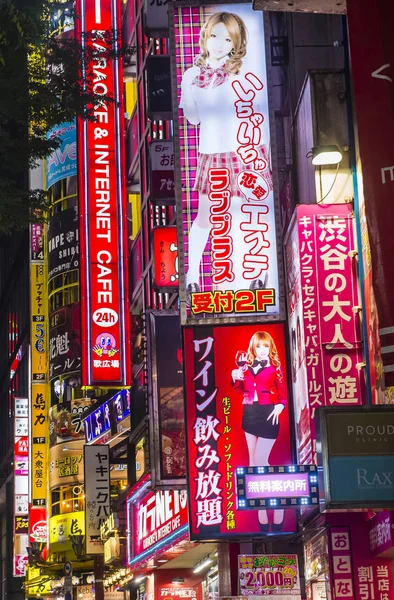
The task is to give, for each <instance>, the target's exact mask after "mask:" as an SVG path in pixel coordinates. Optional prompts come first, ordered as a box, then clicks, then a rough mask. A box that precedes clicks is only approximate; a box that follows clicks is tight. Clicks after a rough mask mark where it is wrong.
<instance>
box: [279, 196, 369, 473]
mask: <svg viewBox="0 0 394 600" xmlns="http://www.w3.org/2000/svg"><path fill="white" fill-rule="evenodd" d="M295 214H296V216H295V220H296V223H295V224H294V227H296V229H297V231H295V230H294V229H291V231H290V234H289V236H288V238H287V240H286V266H287V273H288V278H289V286H288V294H289V326H290V336H291V356H292V379H293V390H294V400H295V402H294V403H295V421H296V435H297V447H298V455H299V457H298V460H299V462H300V463H306V462H316V433H315V412H316V409H317V408H318V407H319V406H335V405H353V406H354V405H357V404H362V402H363V399H364V375H363V372H362V370H360V367H359V365H362V364H363V353H362V342H361V331H360V317H359V306H360V302H359V298H358V287H357V265H356V262H355V260H354V255H355V254H354V253H355V239H354V232H353V228H354V217H353V215H352V207H351V206H350V205H349V204H339V205H333V206H330V205H326V206H321V205H301V206H299V207H297V209H296V213H295ZM311 459H312V460H311Z"/></svg>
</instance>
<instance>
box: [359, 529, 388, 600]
mask: <svg viewBox="0 0 394 600" xmlns="http://www.w3.org/2000/svg"><path fill="white" fill-rule="evenodd" d="M351 537H352V542H351V543H352V554H353V568H354V575H355V594H354V598H355V600H365V599H371V600H372V599H374V600H393V598H394V583H393V564H392V558H391V557H390V556H388V557H387V558H386V557H385V558H383V557H374V556H371V553H370V552H369V543H368V541H369V540H368V538H369V531H368V527H366V523H362V524H361V525H354V526H352V536H351Z"/></svg>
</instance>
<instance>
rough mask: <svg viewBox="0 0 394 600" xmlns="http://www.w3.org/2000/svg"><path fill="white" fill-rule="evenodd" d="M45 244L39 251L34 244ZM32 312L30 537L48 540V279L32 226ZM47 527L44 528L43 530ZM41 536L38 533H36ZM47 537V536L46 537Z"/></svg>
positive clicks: (42, 237) (40, 239)
mask: <svg viewBox="0 0 394 600" xmlns="http://www.w3.org/2000/svg"><path fill="white" fill-rule="evenodd" d="M37 244H38V246H39V247H41V248H42V250H41V252H39V253H37V252H36V249H35V246H36V245H37ZM30 258H31V262H30V314H31V395H30V410H29V417H30V457H29V458H30V461H29V462H30V473H29V478H30V498H29V504H30V506H29V531H28V533H29V539H30V540H34V541H41V542H45V541H46V527H45V528H43V527H41V526H40V527H39V530H37V526H36V525H37V523H40V522H41V525H43V522H44V524H45V526H46V507H47V489H48V467H49V464H48V463H49V461H48V450H49V448H48V444H49V405H50V396H49V386H48V383H47V381H48V354H49V331H48V281H47V268H46V267H47V256H46V253H45V243H44V231H42V235H41V238H38V240H37V235H36V230H35V228H34V226H33V225H32V226H31V255H30ZM44 529H45V530H44ZM37 536H38V537H37ZM44 537H45V539H44Z"/></svg>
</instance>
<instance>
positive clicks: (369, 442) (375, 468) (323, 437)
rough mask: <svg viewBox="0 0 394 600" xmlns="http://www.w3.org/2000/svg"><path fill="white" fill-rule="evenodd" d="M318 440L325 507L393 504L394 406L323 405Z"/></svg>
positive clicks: (393, 505) (369, 506) (392, 505)
mask: <svg viewBox="0 0 394 600" xmlns="http://www.w3.org/2000/svg"><path fill="white" fill-rule="evenodd" d="M319 438H320V440H319V441H320V445H319V446H320V447H321V452H320V454H319V462H320V465H321V466H322V467H323V469H322V471H321V477H322V478H324V498H321V501H322V500H323V503H324V504H325V508H326V509H330V508H345V507H351V508H360V509H363V508H364V509H365V508H375V507H376V508H390V507H394V407H391V406H387V405H385V406H360V407H354V408H338V409H337V408H334V409H332V408H325V409H322V410H320V414H319Z"/></svg>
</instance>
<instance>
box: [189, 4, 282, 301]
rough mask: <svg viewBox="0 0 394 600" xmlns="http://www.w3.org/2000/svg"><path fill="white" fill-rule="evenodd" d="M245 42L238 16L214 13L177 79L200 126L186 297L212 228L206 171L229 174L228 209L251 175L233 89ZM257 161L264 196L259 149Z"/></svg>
mask: <svg viewBox="0 0 394 600" xmlns="http://www.w3.org/2000/svg"><path fill="white" fill-rule="evenodd" d="M247 41H248V33H247V29H246V26H245V23H244V21H243V19H242V18H241V17H240V16H238V15H237V14H234V13H230V12H216V13H213V14H212V15H210V17H209V18H208V20H207V21H206V23H205V24H204V26H203V27H202V28H201V31H200V49H201V52H200V54H199V55H198V56H197V57H196V58H195V60H194V66H193V67H191V68H189V69H187V70H186V71H185V73H184V74H183V78H182V83H181V100H180V108H182V109H183V113H184V116H185V117H186V119H187V120H188V121H189V123H191V124H192V125H198V124H199V125H200V131H199V148H198V149H199V153H198V164H197V172H196V177H195V182H194V188H193V189H194V190H195V191H197V192H198V210H197V215H196V217H195V219H194V221H193V223H192V225H191V228H190V231H189V237H188V243H189V251H188V271H187V273H186V287H187V293H188V296H189V297H190V294H191V293H195V292H199V291H200V264H201V260H202V256H203V252H204V249H205V246H206V244H207V241H208V237H209V234H210V231H211V228H212V224H211V222H210V204H211V203H210V200H209V191H210V182H209V172H210V170H211V169H218V168H220V169H228V173H229V180H230V187H229V192H230V195H231V204H232V205H234V204H235V203H236V201H237V200H238V204H239V203H240V198H242V192H241V190H240V189H239V187H238V183H237V178H238V175H239V174H240V173H241V172H243V171H248V170H250V169H253V163H252V164H245V163H244V162H243V160H242V158H241V156H240V153H239V152H237V151H238V150H239V148H240V142H239V139H238V136H239V126H240V120H239V116H238V115H237V111H236V106H237V102H238V103H239V98H238V96H237V94H236V93H235V91H234V89H233V86H232V84H233V82H234V80H235V79H238V80H242V77H243V75H244V74H245V73H246V72H247V71H246V70H245V65H244V59H245V57H246V52H247ZM244 71H245V73H244ZM256 106H257V104H255V107H256ZM256 117H257V115H256ZM259 117H261V121H259V122H258V123H257V126H256V128H258V129H259V131H260V133H259V136H258V137H259V139H262V138H263V136H262V135H261V131H262V122H263V117H262V115H261V114H260V113H259ZM258 156H259V158H260V159H263V164H264V165H265V169H264V170H263V171H259V174H260V175H261V176H262V177H263V178H264V180H265V181H266V184H267V186H266V187H267V189H268V191H269V190H270V189H272V178H271V171H270V168H269V160H268V152H267V149H266V147H265V146H263V145H259V147H258ZM235 262H236V261H234V267H235V266H236V265H235ZM266 283H267V282H266V281H264V282H262V281H261V280H256V281H253V282H252V283H251V285H250V287H251V288H252V289H255V288H258V287H265V285H266ZM230 287H231V286H230Z"/></svg>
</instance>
